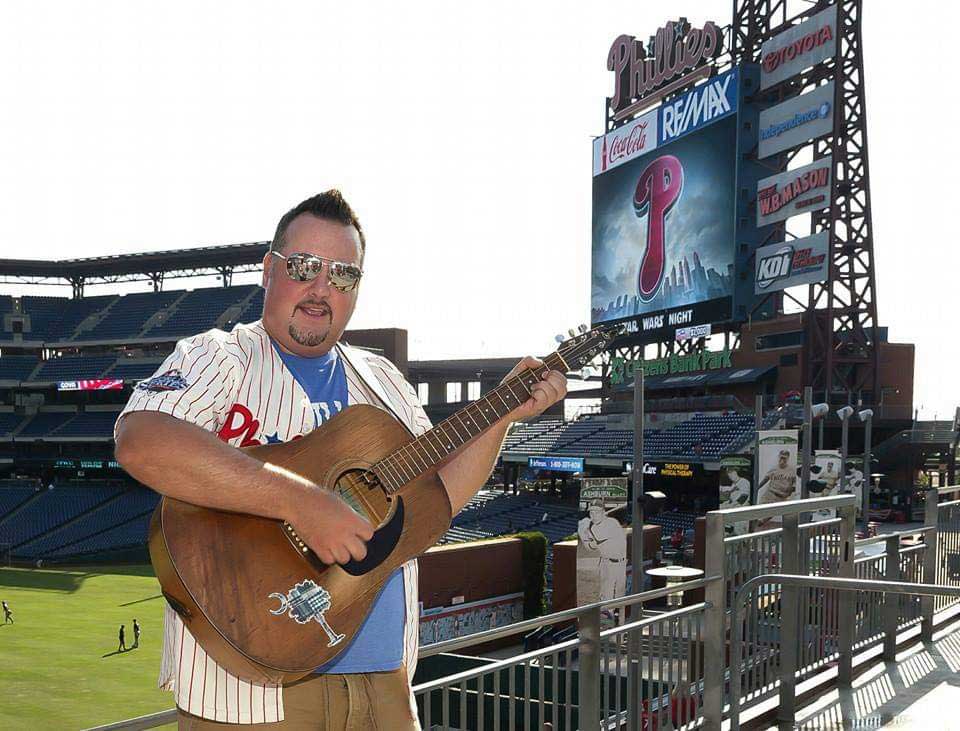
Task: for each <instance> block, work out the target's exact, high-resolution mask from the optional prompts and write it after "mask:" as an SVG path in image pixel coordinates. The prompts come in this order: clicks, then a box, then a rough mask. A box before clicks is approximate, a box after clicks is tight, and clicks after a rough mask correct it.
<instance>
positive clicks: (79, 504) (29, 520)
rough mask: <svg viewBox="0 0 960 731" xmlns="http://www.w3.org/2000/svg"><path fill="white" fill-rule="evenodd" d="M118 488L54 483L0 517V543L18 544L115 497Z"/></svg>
mask: <svg viewBox="0 0 960 731" xmlns="http://www.w3.org/2000/svg"><path fill="white" fill-rule="evenodd" d="M119 492H120V490H119V488H118V487H116V486H114V485H95V484H87V485H83V486H82V487H74V486H55V488H54V489H53V490H44V491H42V492H41V494H40V495H39V497H37V498H36V499H35V500H32V501H31V502H30V503H29V504H28V505H27V506H26V507H25V508H23V510H20V511H18V512H17V513H15V514H14V515H13V516H8V517H7V518H5V519H4V520H2V521H0V543H10V544H12V545H13V546H14V549H16V546H18V545H19V544H21V543H24V542H26V541H28V540H32V539H34V538H37V537H38V536H40V535H42V534H43V533H45V532H47V531H49V530H51V529H52V528H56V527H57V526H60V525H62V524H64V523H66V522H67V521H69V520H71V519H73V518H76V517H77V516H78V515H80V514H82V513H85V512H86V511H88V510H90V509H91V508H93V507H96V506H97V505H99V504H101V503H104V502H105V501H107V500H109V499H111V498H113V497H116V496H117V495H118V494H119Z"/></svg>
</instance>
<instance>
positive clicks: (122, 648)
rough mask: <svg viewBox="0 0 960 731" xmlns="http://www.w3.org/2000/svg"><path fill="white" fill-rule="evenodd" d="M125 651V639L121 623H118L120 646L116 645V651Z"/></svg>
mask: <svg viewBox="0 0 960 731" xmlns="http://www.w3.org/2000/svg"><path fill="white" fill-rule="evenodd" d="M126 651H127V640H126V637H125V635H124V631H123V625H122V624H121V625H120V646H119V647H117V652H126Z"/></svg>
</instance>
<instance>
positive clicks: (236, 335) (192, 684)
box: [118, 321, 431, 723]
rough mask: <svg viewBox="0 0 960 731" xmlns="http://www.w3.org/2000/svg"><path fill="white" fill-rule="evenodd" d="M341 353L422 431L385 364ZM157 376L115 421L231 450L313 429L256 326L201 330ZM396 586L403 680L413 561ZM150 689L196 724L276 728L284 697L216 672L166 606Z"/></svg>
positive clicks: (354, 385)
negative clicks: (142, 419)
mask: <svg viewBox="0 0 960 731" xmlns="http://www.w3.org/2000/svg"><path fill="white" fill-rule="evenodd" d="M338 347H342V348H348V347H349V346H344V345H342V344H341V345H340V346H338ZM349 353H350V355H351V356H352V358H353V360H357V359H361V358H362V359H363V362H365V363H366V364H367V365H368V366H369V369H370V372H371V373H372V374H373V375H374V377H375V378H376V379H377V380H378V381H379V383H380V385H381V386H382V389H381V390H382V391H383V393H384V395H386V396H387V397H388V398H389V400H390V405H391V406H392V407H393V408H394V410H395V411H396V412H397V414H399V415H400V416H402V417H403V420H404V422H405V423H406V426H407V427H408V428H409V429H410V430H411V431H412V432H413V433H414V434H415V435H420V434H422V433H423V432H425V431H427V430H428V429H429V428H430V426H431V424H430V419H429V418H428V417H427V415H426V413H425V412H424V410H423V407H422V406H421V405H420V402H419V400H418V399H417V395H416V392H415V391H414V389H413V387H412V386H411V385H410V384H409V383H407V381H406V379H404V377H403V375H402V374H401V373H400V371H398V370H397V369H396V367H395V366H394V365H393V364H392V363H390V361H388V360H387V359H386V358H383V357H381V356H378V355H374V354H372V353H368V352H366V351H363V350H360V349H358V348H350V349H349ZM344 371H345V373H346V376H347V392H348V405H353V404H367V403H374V404H378V403H379V401H378V399H377V398H376V396H375V395H374V394H373V392H372V391H371V389H370V387H368V386H367V385H366V384H365V383H364V382H363V379H361V378H360V377H359V376H358V374H357V373H356V371H355V370H354V369H353V368H352V367H351V365H350V363H349V362H348V359H347V358H344ZM164 376H165V378H162V379H161V380H160V381H154V383H155V387H157V388H159V387H166V388H168V389H169V390H153V389H146V388H135V389H134V391H133V394H132V395H131V397H130V400H129V402H128V403H127V405H126V407H125V408H124V409H123V411H122V412H121V415H120V418H121V419H122V418H123V416H124V415H125V414H129V413H130V412H132V411H159V412H162V413H166V414H170V415H171V416H174V417H176V418H178V419H183V420H184V421H188V422H191V423H193V424H196V425H198V426H200V427H202V428H203V429H207V430H208V431H212V432H214V433H216V434H217V435H218V436H219V437H220V438H221V439H223V440H224V441H225V442H227V443H228V444H231V445H233V446H235V447H240V446H248V445H251V444H259V443H265V442H266V440H267V437H268V436H271V437H274V438H279V440H280V441H284V442H285V441H289V440H290V439H292V438H293V437H294V436H296V435H298V434H307V433H309V432H310V431H312V430H313V428H314V426H313V425H314V414H313V408H312V406H311V405H310V400H309V398H307V395H306V393H304V391H303V389H302V388H301V387H300V384H299V383H298V382H297V380H296V378H294V376H293V374H292V373H291V372H290V371H289V370H288V369H287V368H286V367H285V366H284V364H283V360H282V359H281V358H280V357H279V355H277V353H276V351H275V350H274V347H273V345H272V344H271V343H270V338H269V336H268V335H267V332H266V330H265V329H264V327H263V325H262V323H261V322H259V321H258V322H254V323H251V324H249V325H237V327H235V328H234V330H233V332H231V333H226V332H223V331H222V330H209V331H207V332H205V333H201V334H200V335H196V336H194V337H191V338H186V339H184V340H181V341H180V342H179V343H177V347H176V349H175V350H174V351H173V353H171V354H170V355H169V356H168V357H167V359H166V360H165V361H164V362H163V364H161V366H160V368H159V369H158V370H157V373H156V374H155V375H154V377H153V378H154V379H157V378H158V377H164ZM181 379H182V380H181ZM150 380H151V381H152V380H153V379H150ZM144 383H146V382H144ZM118 423H119V419H118ZM403 585H404V592H405V595H406V621H405V623H404V651H403V663H404V666H405V667H406V669H407V673H408V676H409V677H410V678H411V680H412V678H413V673H414V669H415V667H416V662H417V643H418V634H419V633H418V630H419V610H418V603H417V563H416V561H409V562H407V563H406V564H404V566H403ZM159 685H160V687H161V688H162V689H164V690H170V691H173V694H174V700H175V702H176V704H177V707H178V708H180V709H181V710H183V711H186V712H187V713H191V714H193V715H194V716H200V717H201V718H206V719H210V720H214V721H221V722H227V723H266V722H275V721H282V720H283V689H282V688H281V687H279V686H273V685H262V684H258V683H248V682H246V681H245V680H241V679H239V678H237V677H236V676H234V675H231V674H230V673H228V672H227V671H226V670H224V669H223V668H222V667H220V666H218V665H217V664H216V663H215V662H214V661H213V660H212V659H211V658H210V657H209V656H208V655H207V653H206V652H204V650H203V648H202V647H201V646H200V645H199V643H197V642H196V641H195V640H194V638H193V636H192V635H191V634H190V632H189V630H187V628H186V627H185V626H184V624H183V622H182V621H181V620H180V617H179V616H178V615H177V614H176V612H174V611H173V610H172V609H171V608H170V607H169V606H167V607H165V610H164V636H163V655H162V659H161V663H160V680H159ZM411 702H412V701H411Z"/></svg>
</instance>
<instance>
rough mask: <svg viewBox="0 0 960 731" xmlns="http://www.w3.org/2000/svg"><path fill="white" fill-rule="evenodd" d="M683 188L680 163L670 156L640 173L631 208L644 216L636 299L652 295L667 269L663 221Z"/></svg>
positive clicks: (657, 160)
mask: <svg viewBox="0 0 960 731" xmlns="http://www.w3.org/2000/svg"><path fill="white" fill-rule="evenodd" d="M682 191H683V166H682V165H681V164H680V161H679V160H678V159H677V158H676V157H674V156H673V155H662V156H660V157H658V158H657V159H656V160H654V161H653V162H651V163H650V164H649V165H647V167H646V168H645V169H644V171H643V172H642V173H640V180H639V181H637V190H636V192H635V193H634V195H633V208H634V210H635V211H636V213H637V217H638V218H642V217H643V216H646V217H647V249H646V251H644V252H643V259H642V260H641V262H640V275H639V277H638V278H637V288H638V290H639V293H640V299H641V300H643V301H644V302H649V301H650V300H652V299H653V298H654V297H656V295H657V292H659V291H660V285H661V284H662V283H663V276H664V274H665V273H666V271H667V257H666V247H665V239H664V236H665V223H666V220H667V214H669V213H670V211H671V210H673V207H674V205H676V203H677V201H678V200H679V199H680V193H681V192H682Z"/></svg>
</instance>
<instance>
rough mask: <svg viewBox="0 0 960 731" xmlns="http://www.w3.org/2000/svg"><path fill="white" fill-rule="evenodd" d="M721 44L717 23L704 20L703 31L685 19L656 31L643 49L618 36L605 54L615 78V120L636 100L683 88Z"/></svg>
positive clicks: (627, 110) (613, 105)
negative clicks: (671, 87) (673, 88)
mask: <svg viewBox="0 0 960 731" xmlns="http://www.w3.org/2000/svg"><path fill="white" fill-rule="evenodd" d="M721 45H722V36H721V35H720V30H719V29H718V28H717V26H716V24H714V23H713V22H712V21H707V22H706V23H704V25H703V27H702V28H692V27H690V24H689V23H688V22H687V20H686V18H681V19H680V20H679V21H670V22H669V23H667V24H666V25H665V26H664V27H663V28H660V29H658V30H657V33H656V35H655V36H653V37H652V38H651V39H650V41H649V43H648V44H647V46H646V47H644V44H643V43H641V42H640V41H638V40H637V39H636V38H635V37H634V36H628V35H622V36H618V37H617V38H616V39H615V40H614V42H613V44H612V45H611V46H610V52H609V53H608V54H607V70H608V71H613V77H614V90H613V96H612V97H611V98H610V109H611V111H612V112H613V116H614V119H623V118H625V117H626V116H628V115H629V114H630V113H631V107H635V106H637V105H636V104H635V102H636V101H639V100H640V99H643V97H645V96H648V95H650V94H652V93H654V92H655V91H658V90H660V89H662V88H664V87H666V86H668V85H676V86H677V87H678V88H679V86H682V85H683V79H684V78H685V77H686V76H688V75H692V72H695V71H696V70H697V69H699V68H700V67H702V66H705V65H706V64H708V63H710V61H711V60H713V59H714V58H716V57H717V56H718V55H719V53H720V50H721ZM691 80H692V79H691ZM634 111H636V110H634Z"/></svg>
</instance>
